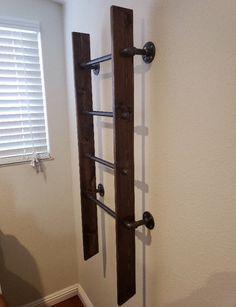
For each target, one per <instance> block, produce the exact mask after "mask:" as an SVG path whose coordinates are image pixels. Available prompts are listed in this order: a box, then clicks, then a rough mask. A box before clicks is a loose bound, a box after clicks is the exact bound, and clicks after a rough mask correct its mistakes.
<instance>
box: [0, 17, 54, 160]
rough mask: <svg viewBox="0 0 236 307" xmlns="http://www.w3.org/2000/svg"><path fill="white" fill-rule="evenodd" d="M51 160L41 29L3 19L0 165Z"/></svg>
mask: <svg viewBox="0 0 236 307" xmlns="http://www.w3.org/2000/svg"><path fill="white" fill-rule="evenodd" d="M35 155H37V157H38V158H49V157H50V155H49V141H48V131H47V116H46V100H45V93H44V80H43V69H42V55H41V40H40V30H39V25H38V24H34V23H32V24H31V23H25V22H24V23H22V22H18V21H9V20H1V19H0V165H2V164H8V163H16V162H26V161H30V160H32V159H33V157H35Z"/></svg>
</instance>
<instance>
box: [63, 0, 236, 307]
mask: <svg viewBox="0 0 236 307" xmlns="http://www.w3.org/2000/svg"><path fill="white" fill-rule="evenodd" d="M112 4H117V5H120V6H125V7H129V8H133V9H134V17H135V25H134V33H135V44H136V46H142V45H143V43H144V42H145V41H147V40H152V41H154V42H155V43H156V46H157V58H156V59H155V62H154V63H153V64H152V65H151V67H147V66H146V65H145V64H143V63H142V61H141V60H140V59H139V58H136V59H135V112H136V115H135V127H136V128H135V148H136V150H135V152H136V156H135V162H136V169H135V170H136V180H137V182H136V189H135V193H136V211H137V212H136V216H137V218H139V217H141V213H142V211H143V210H144V209H146V210H149V211H151V212H152V213H153V214H154V216H155V218H156V220H157V223H158V226H157V227H156V228H155V229H154V230H153V231H152V232H151V234H149V235H147V236H146V237H145V236H144V233H142V230H140V231H141V232H140V231H138V232H137V240H136V243H137V253H136V255H137V256H136V257H137V277H136V280H137V294H136V296H135V297H133V298H132V299H131V300H130V301H128V302H127V304H125V305H124V306H132V307H141V306H142V307H164V306H165V307H200V306H207V307H231V306H234V305H235V302H236V292H235V283H236V246H235V235H236V224H235V215H236V206H235V199H236V188H235V187H236V163H235V162H236V154H235V153H236V143H235V131H236V107H235V97H236V86H235V81H236V73H235V67H236V57H235V54H236V39H235V28H236V19H235V16H236V2H235V1H232V0H225V1H222V0H200V1H194V0H179V1H173V0H163V1H162V0H159V1H158V0H147V1H134V0H127V1H125V0H124V1H122V0H113V1H110V0H100V1H91V0H87V1H83V0H69V1H67V4H66V6H65V29H66V48H67V50H66V54H67V56H66V58H67V72H68V93H69V113H70V114H69V115H70V134H71V146H72V163H73V165H74V164H75V163H76V162H77V160H78V157H77V141H76V138H75V136H76V125H75V106H74V95H73V92H74V89H73V71H72V52H71V31H80V32H87V33H90V34H91V42H92V56H93V57H94V56H99V55H102V54H106V53H109V51H110V23H109V7H110V5H112ZM102 67H103V73H102V74H101V75H100V77H98V78H96V80H94V83H93V86H94V89H93V91H94V104H95V105H96V108H97V109H98V108H100V107H101V109H107V110H109V108H110V104H111V81H110V72H111V68H110V66H109V64H104V65H103V66H102ZM104 72H105V74H104ZM102 121H103V120H99V121H98V122H97V123H96V128H100V129H101V130H102V131H103V132H102V134H100V135H97V138H98V137H99V145H98V146H97V152H98V154H99V155H101V156H102V157H104V158H108V159H111V160H112V149H111V144H110V142H111V135H112V133H111V131H112V129H111V127H110V125H106V127H107V128H104V125H103V124H101V122H102ZM101 126H102V127H103V128H102V127H101ZM109 127H110V128H109ZM96 130H97V131H98V129H96ZM105 138H107V139H108V141H106V140H105ZM98 178H99V180H102V181H103V182H104V183H105V188H106V197H105V201H106V203H108V204H109V205H110V206H111V207H114V202H113V193H112V186H113V184H112V176H111V175H109V174H107V173H106V172H105V171H104V170H103V169H101V168H100V169H99V170H98ZM73 184H74V200H75V207H76V215H77V216H78V218H77V220H78V221H79V218H80V216H79V215H80V209H79V189H78V186H79V179H78V170H77V169H76V168H75V169H74V174H73ZM98 212H99V232H100V233H99V235H100V242H99V243H100V254H99V255H97V256H95V257H94V258H93V259H91V260H89V261H87V262H84V261H83V259H82V242H81V226H80V224H79V222H78V225H77V243H78V245H77V247H78V251H79V259H78V264H79V273H80V274H79V282H80V284H81V285H82V286H83V288H84V289H85V291H86V292H87V294H88V295H89V297H90V299H91V301H92V302H93V304H94V306H95V307H104V306H109V307H112V306H116V273H115V234H114V221H113V220H111V218H110V217H107V216H104V215H103V214H102V213H101V212H100V209H99V210H98Z"/></svg>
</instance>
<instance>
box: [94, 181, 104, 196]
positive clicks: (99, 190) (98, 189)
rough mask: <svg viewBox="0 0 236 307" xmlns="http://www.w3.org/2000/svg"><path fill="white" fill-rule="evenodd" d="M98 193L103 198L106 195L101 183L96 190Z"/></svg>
mask: <svg viewBox="0 0 236 307" xmlns="http://www.w3.org/2000/svg"><path fill="white" fill-rule="evenodd" d="M96 193H98V194H99V195H100V196H101V197H103V196H104V195H105V190H104V186H103V185H102V184H101V183H99V185H98V187H97V189H96Z"/></svg>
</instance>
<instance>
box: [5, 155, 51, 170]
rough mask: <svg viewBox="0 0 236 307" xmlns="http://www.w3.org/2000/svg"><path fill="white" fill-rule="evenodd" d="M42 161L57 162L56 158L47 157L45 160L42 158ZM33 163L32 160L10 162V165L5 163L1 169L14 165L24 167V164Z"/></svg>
mask: <svg viewBox="0 0 236 307" xmlns="http://www.w3.org/2000/svg"><path fill="white" fill-rule="evenodd" d="M39 160H40V161H42V162H43V161H45V162H46V161H53V160H55V158H54V157H51V156H49V157H45V158H40V159H39ZM31 162H32V160H27V161H15V162H9V163H3V164H0V168H1V167H7V166H13V165H23V164H30V163H31Z"/></svg>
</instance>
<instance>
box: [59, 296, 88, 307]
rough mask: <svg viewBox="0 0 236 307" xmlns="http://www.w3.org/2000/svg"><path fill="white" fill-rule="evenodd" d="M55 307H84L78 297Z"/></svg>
mask: <svg viewBox="0 0 236 307" xmlns="http://www.w3.org/2000/svg"><path fill="white" fill-rule="evenodd" d="M53 307H84V305H83V303H82V302H81V300H80V299H79V297H78V296H74V297H72V298H70V299H68V300H66V301H64V302H61V303H58V304H56V305H53Z"/></svg>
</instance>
